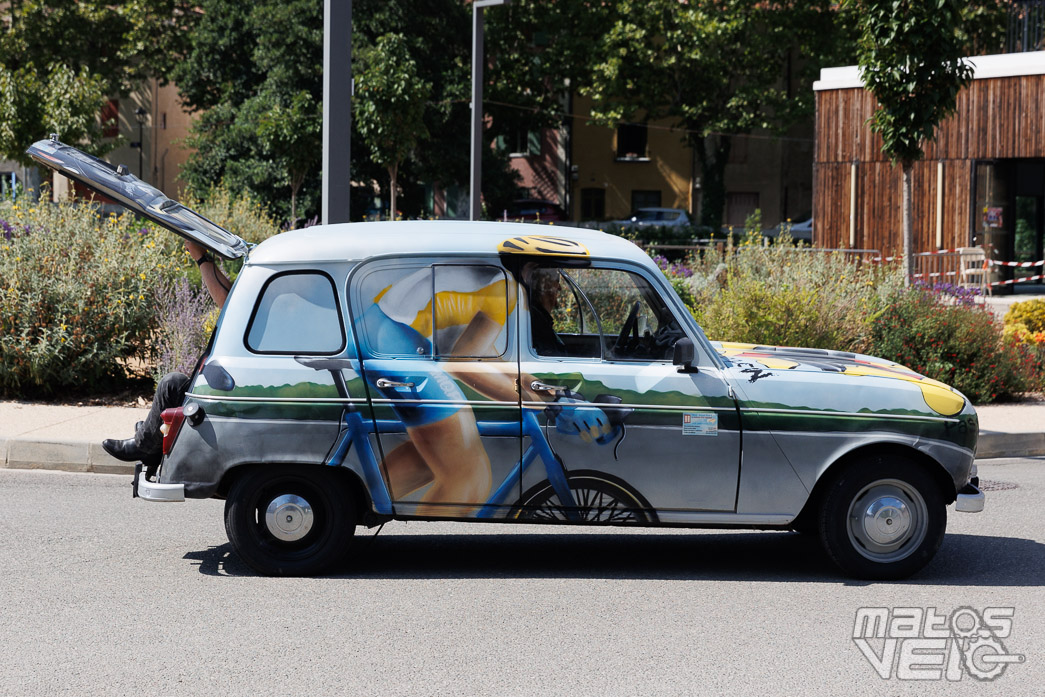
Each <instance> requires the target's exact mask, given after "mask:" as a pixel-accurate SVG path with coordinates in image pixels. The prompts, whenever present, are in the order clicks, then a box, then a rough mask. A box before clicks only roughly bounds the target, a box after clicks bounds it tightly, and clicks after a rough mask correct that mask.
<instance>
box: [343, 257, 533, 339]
mask: <svg viewBox="0 0 1045 697" xmlns="http://www.w3.org/2000/svg"><path fill="white" fill-rule="evenodd" d="M357 287H358V289H359V290H358V292H357V293H356V297H357V300H358V301H359V302H360V303H361V306H362V310H363V313H362V322H361V325H362V329H363V335H364V337H365V340H366V345H367V347H368V348H369V350H370V352H371V353H372V354H374V355H381V356H390V357H402V358H406V357H410V358H419V357H427V358H445V359H453V358H497V357H500V356H503V355H504V354H505V352H506V351H507V350H508V333H507V329H506V326H507V324H508V316H509V315H510V314H511V311H512V309H514V306H515V302H514V301H515V296H516V290H515V287H514V284H511V285H510V284H509V282H508V277H507V275H506V274H505V272H504V270H503V269H501V268H500V267H497V266H492V265H488V264H434V265H426V266H420V267H419V266H405V265H404V266H389V267H382V268H378V269H376V270H374V271H372V272H370V273H368V274H366V275H365V276H363V277H362V278H361V279H360V282H359V284H358V286H357Z"/></svg>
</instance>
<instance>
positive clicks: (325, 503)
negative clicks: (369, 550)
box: [225, 465, 356, 576]
mask: <svg viewBox="0 0 1045 697" xmlns="http://www.w3.org/2000/svg"><path fill="white" fill-rule="evenodd" d="M336 475H337V473H336V472H334V471H332V470H330V469H325V468H323V467H320V466H315V465H297V466H265V467H257V468H253V469H252V470H251V471H249V472H247V473H246V474H244V475H243V476H242V477H240V478H239V479H238V480H237V481H236V483H235V484H234V485H233V486H232V490H231V491H230V492H229V496H228V499H227V500H226V501H225V531H226V532H227V533H228V536H229V542H231V543H232V546H233V548H235V550H236V552H237V553H238V554H239V556H240V558H242V559H243V561H244V562H246V563H247V565H248V566H250V567H251V568H252V569H254V570H255V571H257V572H259V573H261V574H265V575H267V576H303V575H309V574H315V573H319V572H321V571H323V570H325V569H326V568H328V567H329V566H330V565H331V564H333V563H334V562H336V561H338V560H339V559H340V558H341V557H342V556H343V555H344V553H345V551H346V550H347V548H348V544H349V542H350V541H351V539H352V535H353V533H354V532H355V524H356V512H355V506H354V505H353V500H352V496H351V492H350V491H349V490H348V487H347V486H346V485H345V482H344V480H343V479H342V478H341V477H338V476H336Z"/></svg>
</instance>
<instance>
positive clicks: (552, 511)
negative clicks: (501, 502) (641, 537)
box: [511, 471, 657, 525]
mask: <svg viewBox="0 0 1045 697" xmlns="http://www.w3.org/2000/svg"><path fill="white" fill-rule="evenodd" d="M566 481H567V483H568V484H569V486H570V491H571V492H573V498H574V500H575V501H576V502H577V509H576V511H577V513H579V514H580V516H579V519H575V520H571V519H570V518H569V517H568V516H567V514H566V509H565V508H564V507H563V505H562V504H561V503H560V502H559V496H558V495H557V494H556V493H555V489H554V488H552V484H551V482H549V481H548V480H547V479H546V480H544V481H543V482H541V483H540V484H537V485H536V486H534V487H533V488H531V489H530V490H529V491H527V492H526V493H525V494H523V496H522V498H520V499H519V503H518V504H516V508H515V509H514V510H513V512H512V516H511V517H513V518H514V519H516V520H523V521H527V522H533V523H542V522H543V523H573V522H577V523H604V524H607V525H654V524H656V523H657V514H656V512H655V511H654V510H653V508H652V507H651V506H650V505H649V502H648V501H646V499H645V498H643V496H642V494H640V493H639V492H637V491H635V490H634V489H632V488H631V487H630V486H629V485H628V484H627V483H626V482H624V481H622V480H620V479H618V478H617V477H614V476H612V475H609V474H603V473H601V472H594V471H578V472H573V473H570V474H568V475H567V476H566Z"/></svg>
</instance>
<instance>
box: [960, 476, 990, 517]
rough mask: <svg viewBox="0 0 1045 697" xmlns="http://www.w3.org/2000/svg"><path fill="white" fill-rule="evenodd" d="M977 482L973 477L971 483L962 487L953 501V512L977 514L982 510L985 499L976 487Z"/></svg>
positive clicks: (976, 478)
mask: <svg viewBox="0 0 1045 697" xmlns="http://www.w3.org/2000/svg"><path fill="white" fill-rule="evenodd" d="M978 480H979V478H978V477H973V480H972V481H971V482H969V483H968V484H966V485H965V486H964V487H962V490H961V491H959V492H958V497H957V498H956V499H955V501H954V510H956V511H959V512H961V513H979V512H980V511H982V510H983V504H984V502H985V500H986V497H985V496H984V495H983V492H982V491H980V489H979V487H978V486H977V485H978V484H979V481H978Z"/></svg>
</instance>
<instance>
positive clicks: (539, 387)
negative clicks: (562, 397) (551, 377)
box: [530, 380, 570, 394]
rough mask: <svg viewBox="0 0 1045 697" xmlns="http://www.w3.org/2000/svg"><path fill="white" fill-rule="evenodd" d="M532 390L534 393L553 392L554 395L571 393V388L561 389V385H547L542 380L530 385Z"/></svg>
mask: <svg viewBox="0 0 1045 697" xmlns="http://www.w3.org/2000/svg"><path fill="white" fill-rule="evenodd" d="M530 389H531V390H533V391H534V392H551V393H552V394H555V393H563V392H569V389H570V388H568V387H561V386H559V385H549V384H547V383H544V382H541V381H540V380H534V381H533V382H531V383H530Z"/></svg>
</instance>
